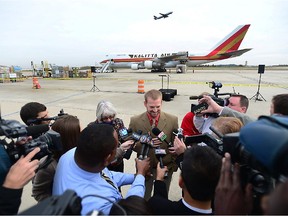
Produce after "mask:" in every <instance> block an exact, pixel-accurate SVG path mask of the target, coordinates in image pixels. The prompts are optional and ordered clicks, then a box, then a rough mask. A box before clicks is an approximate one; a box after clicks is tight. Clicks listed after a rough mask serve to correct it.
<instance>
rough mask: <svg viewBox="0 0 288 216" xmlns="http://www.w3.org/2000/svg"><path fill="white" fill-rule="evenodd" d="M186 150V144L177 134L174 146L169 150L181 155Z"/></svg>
mask: <svg viewBox="0 0 288 216" xmlns="http://www.w3.org/2000/svg"><path fill="white" fill-rule="evenodd" d="M185 150H186V145H185V143H184V142H183V139H181V140H180V139H179V138H178V137H177V136H175V139H174V143H173V147H170V148H169V152H170V153H171V154H176V155H180V154H182V153H184V152H185Z"/></svg>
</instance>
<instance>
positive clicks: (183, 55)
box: [100, 24, 252, 73]
mask: <svg viewBox="0 0 288 216" xmlns="http://www.w3.org/2000/svg"><path fill="white" fill-rule="evenodd" d="M249 27H250V24H247V25H240V26H238V27H237V28H236V29H234V30H233V31H232V32H231V33H230V34H229V35H227V36H226V37H225V38H224V39H223V40H222V41H220V42H219V43H218V44H217V45H216V46H215V48H214V49H213V50H212V51H210V52H209V53H208V54H206V55H198V56H197V55H193V54H191V53H190V52H188V51H184V52H175V53H160V54H159V53H158V54H156V53H146V54H116V55H106V57H107V58H106V59H105V60H103V61H101V62H100V63H101V64H102V65H103V67H102V68H101V69H100V72H104V71H106V70H107V69H109V70H112V71H114V70H115V69H121V68H130V69H132V70H139V69H150V70H151V72H166V68H176V69H177V68H179V65H182V66H185V67H193V66H196V65H201V64H205V63H210V62H214V61H219V60H224V59H228V58H234V57H237V56H241V55H242V54H244V53H246V52H248V51H250V50H251V49H252V48H247V49H238V48H239V46H240V44H241V42H242V40H243V39H244V37H245V34H246V33H247V31H248V29H249ZM181 72H183V71H182V70H180V71H178V70H177V73H181Z"/></svg>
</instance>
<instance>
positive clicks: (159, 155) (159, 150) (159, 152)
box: [155, 148, 168, 178]
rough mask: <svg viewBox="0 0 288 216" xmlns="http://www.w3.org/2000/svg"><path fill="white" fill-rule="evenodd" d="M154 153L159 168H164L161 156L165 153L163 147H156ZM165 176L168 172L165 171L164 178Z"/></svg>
mask: <svg viewBox="0 0 288 216" xmlns="http://www.w3.org/2000/svg"><path fill="white" fill-rule="evenodd" d="M155 155H156V157H157V158H158V160H159V163H160V168H161V169H163V168H164V164H163V157H164V156H165V155H166V151H165V149H160V148H156V149H155ZM167 177H168V172H165V175H164V178H167Z"/></svg>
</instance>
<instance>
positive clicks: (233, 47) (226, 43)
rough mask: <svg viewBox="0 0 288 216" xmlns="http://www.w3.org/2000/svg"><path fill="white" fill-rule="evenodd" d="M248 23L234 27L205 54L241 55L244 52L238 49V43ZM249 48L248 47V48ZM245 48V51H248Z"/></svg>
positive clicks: (244, 33) (241, 39) (246, 29)
mask: <svg viewBox="0 0 288 216" xmlns="http://www.w3.org/2000/svg"><path fill="white" fill-rule="evenodd" d="M249 27H250V24H247V25H240V26H238V27H237V28H236V29H234V30H233V31H232V32H231V33H230V34H229V35H227V36H226V37H225V38H224V39H223V40H222V41H220V42H219V43H218V44H217V45H216V46H215V48H214V49H213V50H212V51H211V52H210V53H209V54H208V55H207V56H210V57H211V56H216V55H228V56H229V55H231V54H234V55H237V56H239V55H242V54H243V53H244V52H243V51H241V50H238V48H239V46H240V44H241V43H242V41H243V39H244V37H245V35H246V33H247V31H248V29H249ZM249 50H250V49H249ZM249 50H245V52H247V51H249Z"/></svg>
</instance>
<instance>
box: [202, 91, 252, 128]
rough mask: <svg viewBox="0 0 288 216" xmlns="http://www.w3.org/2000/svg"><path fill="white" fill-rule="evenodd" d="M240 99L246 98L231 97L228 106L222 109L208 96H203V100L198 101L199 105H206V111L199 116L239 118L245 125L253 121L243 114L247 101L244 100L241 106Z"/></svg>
mask: <svg viewBox="0 0 288 216" xmlns="http://www.w3.org/2000/svg"><path fill="white" fill-rule="evenodd" d="M241 98H247V97H246V96H242V95H232V96H231V97H230V98H229V105H228V106H224V107H222V106H220V105H219V104H217V103H216V102H215V101H214V100H213V99H212V98H211V97H210V96H207V95H204V96H203V98H201V99H200V100H199V103H207V104H208V108H207V109H206V110H203V111H201V114H206V113H216V114H218V115H219V116H230V117H236V118H239V119H240V120H241V121H242V123H243V124H244V125H245V124H247V123H249V122H252V121H254V120H253V119H252V118H250V117H249V116H248V115H245V114H244V113H246V111H247V109H248V105H247V101H248V99H247V100H246V99H245V100H244V101H246V102H245V103H243V104H241ZM230 101H231V104H230ZM245 104H246V105H245ZM210 133H211V132H210Z"/></svg>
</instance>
